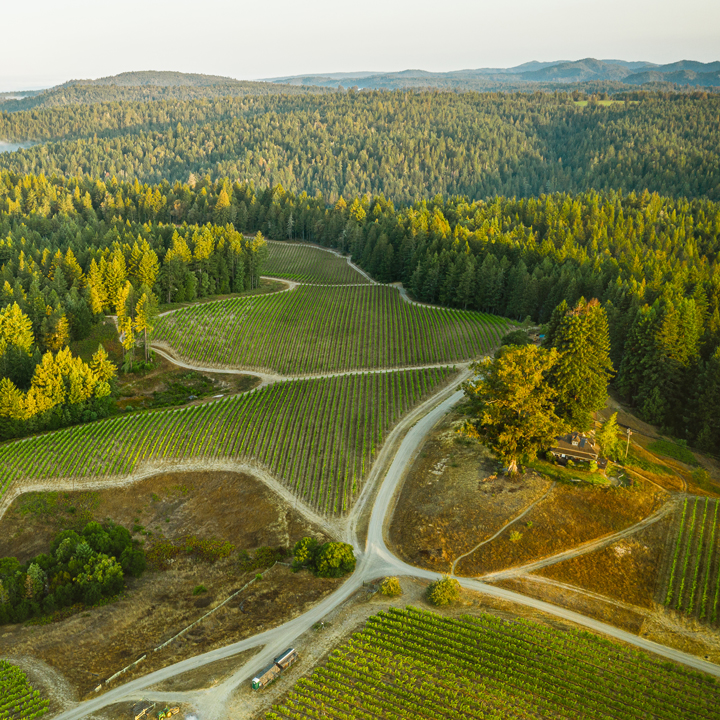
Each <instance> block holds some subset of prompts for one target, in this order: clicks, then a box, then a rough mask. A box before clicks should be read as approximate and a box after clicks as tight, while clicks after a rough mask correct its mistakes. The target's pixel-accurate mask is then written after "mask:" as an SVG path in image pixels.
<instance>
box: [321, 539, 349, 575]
mask: <svg viewBox="0 0 720 720" xmlns="http://www.w3.org/2000/svg"><path fill="white" fill-rule="evenodd" d="M314 565H315V574H316V575H317V576H318V577H341V576H343V575H346V574H347V573H351V572H353V570H355V553H354V552H353V549H352V545H348V544H347V543H342V542H327V543H325V544H324V545H322V546H321V547H320V549H319V550H318V552H317V555H316V558H315V563H314Z"/></svg>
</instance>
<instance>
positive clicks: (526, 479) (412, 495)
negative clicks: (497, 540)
mask: <svg viewBox="0 0 720 720" xmlns="http://www.w3.org/2000/svg"><path fill="white" fill-rule="evenodd" d="M457 418H458V416H457V415H455V414H450V415H448V417H447V418H446V419H445V420H444V421H443V422H442V424H441V425H439V427H438V428H437V429H436V430H435V431H434V432H433V434H432V435H431V437H430V438H429V439H428V441H427V442H426V443H425V445H424V447H423V450H422V452H421V453H420V455H419V456H418V457H417V459H416V460H415V462H414V464H413V466H412V468H411V470H410V472H409V474H408V476H407V478H406V480H405V482H404V484H403V487H402V490H401V493H400V497H399V499H398V503H397V506H396V510H395V513H394V515H393V517H392V520H391V525H390V533H389V535H390V538H389V539H390V543H391V547H392V548H393V550H394V552H396V554H398V555H399V556H400V557H401V558H403V560H405V561H406V562H408V563H411V564H413V565H418V566H420V567H426V568H429V569H431V570H438V571H441V572H442V571H445V572H447V571H448V570H449V569H450V566H451V565H452V562H453V561H454V560H455V558H457V557H458V556H460V555H463V554H464V553H466V552H469V551H470V550H472V548H474V547H475V546H476V545H477V544H478V543H480V542H482V541H483V540H485V539H487V538H489V537H491V536H492V535H493V534H494V533H496V532H497V531H498V530H499V529H500V528H501V527H503V525H505V524H506V523H507V522H509V521H510V520H512V519H513V518H514V517H516V516H517V515H519V514H520V513H521V512H522V511H523V510H524V509H525V508H526V507H527V506H528V505H530V504H531V503H532V502H534V501H535V500H537V499H538V498H539V497H541V496H542V495H543V493H545V492H546V491H547V489H548V487H549V486H550V483H549V481H547V480H546V479H544V478H540V477H538V476H536V475H534V474H532V473H531V474H528V475H526V476H523V477H513V478H508V477H504V476H500V477H496V476H495V471H496V469H497V465H496V463H495V461H494V460H493V459H492V457H491V456H490V454H489V453H488V451H487V450H486V449H485V448H484V447H483V446H482V445H480V444H479V443H476V442H468V441H467V440H465V439H464V438H461V437H460V436H458V435H457V434H456V433H455V432H454V431H453V427H452V425H453V423H454V422H455V421H456V420H457Z"/></svg>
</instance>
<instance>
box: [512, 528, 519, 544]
mask: <svg viewBox="0 0 720 720" xmlns="http://www.w3.org/2000/svg"><path fill="white" fill-rule="evenodd" d="M521 540H522V533H521V532H519V531H518V530H513V531H512V532H511V533H510V542H514V543H517V542H520V541H521Z"/></svg>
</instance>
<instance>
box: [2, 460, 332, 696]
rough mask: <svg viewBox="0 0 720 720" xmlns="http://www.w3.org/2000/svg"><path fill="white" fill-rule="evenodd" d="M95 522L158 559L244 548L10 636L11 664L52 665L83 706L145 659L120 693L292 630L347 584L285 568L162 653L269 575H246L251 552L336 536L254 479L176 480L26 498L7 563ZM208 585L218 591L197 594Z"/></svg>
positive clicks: (8, 528)
mask: <svg viewBox="0 0 720 720" xmlns="http://www.w3.org/2000/svg"><path fill="white" fill-rule="evenodd" d="M90 518H94V519H97V520H103V519H104V518H110V519H112V520H114V521H115V522H118V523H120V524H122V525H125V526H126V527H129V528H130V529H131V530H134V534H135V537H137V538H138V539H143V540H144V541H145V543H146V549H148V550H150V551H151V550H152V548H153V546H154V545H155V544H157V543H166V542H179V541H181V540H182V538H184V537H187V536H190V535H194V536H196V537H197V538H199V539H213V540H221V541H226V542H230V543H232V544H233V545H234V546H235V551H233V552H232V553H231V555H230V556H229V557H227V558H225V559H222V560H218V561H217V562H215V563H209V562H206V561H203V560H200V559H197V558H195V557H193V556H184V555H180V556H179V557H175V558H172V559H170V560H169V561H168V562H167V563H164V564H161V565H160V566H158V569H155V570H149V571H147V572H146V573H145V574H144V575H143V576H142V577H141V578H139V579H137V580H134V579H130V580H129V582H128V589H127V591H126V593H125V594H124V595H122V596H121V597H120V598H119V599H118V600H117V601H115V602H112V603H110V604H108V605H105V606H103V607H98V608H92V609H83V608H79V611H78V610H76V614H74V615H72V616H70V617H66V618H65V619H63V620H59V621H56V622H52V623H50V624H48V625H44V626H37V625H30V624H25V625H5V626H2V627H0V656H6V655H11V654H12V655H15V656H21V657H23V656H24V657H32V658H35V659H36V660H40V661H42V662H43V663H45V664H47V666H49V667H50V668H52V669H54V670H55V671H57V672H58V673H60V674H61V675H62V676H63V677H64V678H65V679H66V680H67V681H68V683H69V684H70V686H71V687H72V689H73V693H74V694H76V695H77V696H78V697H79V698H81V699H82V698H86V697H88V696H90V695H92V692H93V690H94V688H95V686H96V685H98V684H99V683H101V682H104V680H105V679H107V678H109V677H110V676H111V675H113V674H114V673H115V672H117V671H118V670H120V669H122V668H124V667H125V666H127V665H128V664H130V663H132V662H133V661H134V660H137V659H138V658H139V657H141V656H142V655H143V654H147V655H148V657H147V658H146V659H145V660H144V661H143V662H141V663H140V664H139V665H138V666H137V668H136V669H135V670H133V671H130V672H127V673H125V674H124V675H122V676H121V677H120V678H118V679H117V680H116V681H114V684H117V683H123V682H127V681H128V680H130V679H132V678H133V677H137V676H140V675H145V674H146V673H148V672H151V671H153V670H156V669H158V668H160V667H164V666H165V665H169V664H171V663H174V662H178V661H180V660H183V659H185V658H187V657H191V656H193V655H197V654H199V653H203V652H207V651H208V650H211V649H213V648H216V647H221V646H224V645H227V644H228V643H230V642H235V641H237V640H240V639H243V638H245V637H249V636H251V635H254V634H256V633H258V632H261V631H262V630H263V629H268V628H270V627H273V626H275V625H278V624H280V623H282V622H285V621H286V620H289V619H290V618H292V617H294V616H295V615H297V614H300V613H301V612H303V611H304V610H305V609H307V607H309V606H310V605H312V604H314V603H316V602H318V601H319V600H320V599H321V598H322V597H324V596H325V595H326V594H327V593H329V592H331V591H332V590H334V589H335V588H336V587H337V586H338V585H339V584H340V583H341V581H340V580H331V579H318V578H315V577H313V576H312V575H310V574H309V573H307V572H301V573H297V574H295V573H292V572H291V571H290V569H289V568H288V567H284V566H283V565H275V566H274V567H272V568H271V569H270V570H268V571H266V572H265V574H264V576H263V579H262V580H260V581H257V582H255V583H253V584H252V585H251V586H250V587H249V588H248V589H247V590H245V591H243V592H242V593H241V594H240V595H238V597H237V598H235V599H233V600H232V601H231V602H229V603H228V604H227V605H225V606H224V607H223V608H221V609H220V610H219V611H218V612H216V613H215V614H213V615H212V616H210V617H209V618H207V619H206V620H204V621H203V622H202V623H200V624H199V625H197V626H196V627H195V628H193V629H192V630H190V631H189V632H188V633H186V634H185V635H183V636H181V638H179V639H178V640H176V641H174V642H173V643H172V644H170V645H169V646H168V647H166V648H165V649H163V650H161V651H158V652H154V648H156V647H157V646H158V645H160V644H161V643H163V642H164V641H165V640H168V639H169V638H171V637H172V636H174V635H175V634H176V633H178V632H179V631H180V630H182V629H183V628H185V627H187V626H188V625H189V624H191V623H193V622H194V621H195V620H197V619H198V618H199V617H200V616H202V615H204V614H205V613H206V612H207V611H208V610H210V609H212V608H213V607H215V606H216V605H218V604H219V603H220V602H222V601H223V600H225V599H226V598H227V597H229V596H230V595H231V594H232V593H233V592H234V591H235V590H237V589H239V588H242V587H243V585H244V584H245V583H246V582H247V581H248V580H251V579H252V578H253V577H254V576H255V574H256V572H260V570H255V569H252V570H244V569H243V566H242V565H241V564H240V563H239V556H238V552H239V551H240V550H247V551H249V552H250V553H251V554H252V553H253V552H254V550H255V549H256V548H258V547H260V546H271V547H285V548H287V547H289V546H291V545H292V544H293V543H294V542H295V541H296V540H298V539H299V538H300V537H302V536H304V535H315V536H316V537H318V538H319V539H320V540H324V539H327V538H326V537H325V536H324V535H323V534H322V533H321V532H319V531H318V530H317V529H316V528H315V527H313V526H311V525H309V524H308V523H307V522H306V521H305V520H304V519H303V518H302V516H301V515H299V514H297V513H296V512H295V511H294V510H293V509H292V508H289V507H287V506H286V505H284V504H283V503H282V502H281V501H279V500H278V499H277V498H276V497H275V496H274V494H273V493H272V492H271V491H270V490H268V489H267V488H266V487H265V486H264V485H263V484H262V483H260V482H259V481H257V480H255V479H254V478H252V477H250V476H248V475H241V474H239V473H230V472H213V473H210V472H208V473H172V474H170V473H169V474H164V475H157V476H154V477H151V478H149V479H147V480H143V481H141V482H138V483H136V484H135V485H133V486H132V487H127V488H113V489H108V490H103V491H97V492H76V493H71V492H70V493H33V494H28V495H23V496H20V497H19V498H17V499H16V500H15V501H14V502H13V504H12V506H11V507H10V509H9V510H8V512H7V513H6V515H5V516H4V517H3V519H2V521H0V556H5V555H13V556H17V557H18V558H19V559H21V560H22V559H26V558H28V557H31V556H32V555H34V554H35V553H37V552H41V551H43V550H44V549H46V548H47V547H48V545H49V543H50V540H51V539H52V538H53V537H54V535H55V534H56V533H57V531H58V530H59V529H62V528H66V527H72V528H76V527H79V526H82V525H83V524H84V523H86V522H87V521H88V520H89V519H90ZM201 584H202V585H204V586H205V587H206V588H207V592H204V593H202V594H197V595H196V594H193V590H194V589H195V588H196V587H197V586H198V585H201ZM108 687H112V684H111V685H109V686H108Z"/></svg>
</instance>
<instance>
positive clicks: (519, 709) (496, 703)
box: [266, 607, 720, 720]
mask: <svg viewBox="0 0 720 720" xmlns="http://www.w3.org/2000/svg"><path fill="white" fill-rule="evenodd" d="M419 678H422V681H421V682H419V681H418V679H419ZM719 700H720V687H719V686H718V685H717V683H715V682H714V681H713V680H710V679H709V678H705V677H704V676H701V675H699V674H698V673H693V672H690V671H688V670H686V669H684V668H682V667H680V666H676V665H673V664H671V663H667V662H661V661H660V659H659V658H656V657H653V656H651V655H648V654H646V653H641V652H637V651H633V650H630V649H628V648H624V647H622V646H621V645H619V644H616V643H610V642H608V641H606V640H604V639H602V638H600V637H599V636H596V635H593V634H590V633H587V632H578V631H576V630H567V629H565V630H556V629H554V628H550V627H548V626H545V625H541V624H538V623H534V622H531V621H525V620H520V619H516V620H511V621H506V620H502V619H499V618H497V617H495V616H493V615H480V616H477V617H475V616H470V615H466V616H463V617H461V618H458V619H453V618H448V617H443V616H440V615H437V614H435V613H430V612H427V611H422V610H416V609H414V608H411V607H408V608H407V609H405V610H396V609H391V610H389V611H387V612H383V613H380V614H378V615H375V616H373V617H371V618H370V619H369V620H368V622H367V625H366V627H365V629H364V631H363V632H362V633H360V634H356V635H355V636H354V637H353V638H352V639H351V640H349V641H348V642H346V643H345V644H343V645H342V646H341V647H340V648H338V649H337V650H336V651H335V652H333V654H332V655H331V656H330V658H329V659H328V661H327V663H326V664H325V666H324V667H321V668H318V669H317V670H315V671H314V672H313V673H312V675H310V676H309V677H308V678H305V679H303V680H300V681H299V682H298V683H297V684H296V686H295V687H294V689H293V690H292V691H291V692H290V693H288V695H287V696H286V697H285V698H284V699H283V701H282V702H280V703H279V704H278V705H276V706H275V707H274V708H273V710H272V711H271V712H269V713H267V715H266V718H267V719H268V720H279V719H280V718H287V719H291V718H292V719H294V718H305V717H317V716H318V710H319V709H320V708H322V713H323V715H322V716H325V717H334V718H347V719H354V718H370V717H387V718H408V717H413V718H432V719H433V720H434V719H437V720H441V719H442V720H444V719H445V718H470V717H480V718H500V717H502V718H537V717H540V718H568V720H569V719H570V718H573V719H574V718H578V717H584V718H607V717H612V718H623V719H625V718H627V719H628V720H630V719H632V720H636V719H637V718H665V719H666V720H676V718H678V717H683V718H708V719H709V718H718V717H720V707H719V706H718V701H719Z"/></svg>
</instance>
